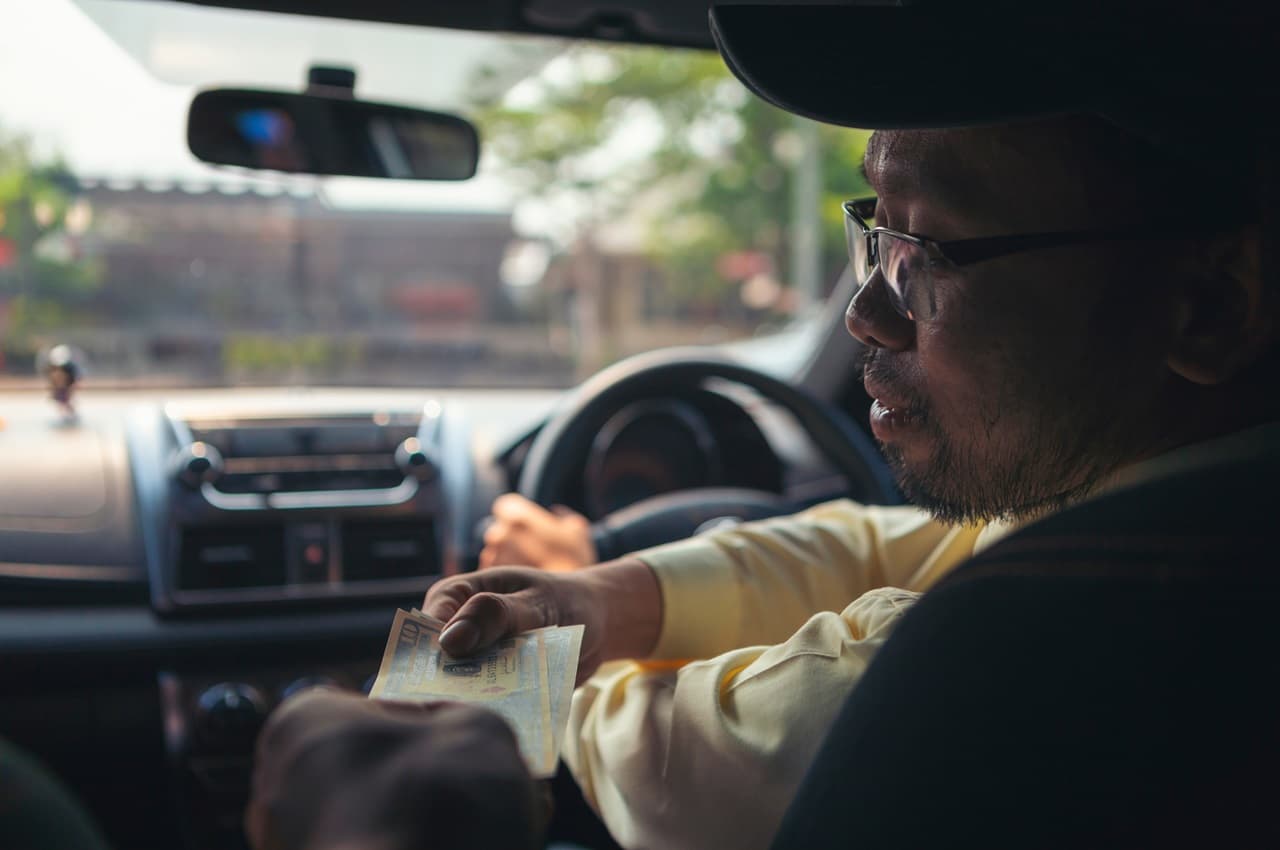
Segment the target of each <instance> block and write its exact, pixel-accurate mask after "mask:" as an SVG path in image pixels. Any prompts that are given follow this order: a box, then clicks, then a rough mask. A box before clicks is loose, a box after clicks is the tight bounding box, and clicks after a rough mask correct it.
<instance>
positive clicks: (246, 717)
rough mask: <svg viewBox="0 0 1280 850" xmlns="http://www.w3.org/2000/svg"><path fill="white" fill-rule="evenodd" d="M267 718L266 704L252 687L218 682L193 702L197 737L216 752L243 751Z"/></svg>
mask: <svg viewBox="0 0 1280 850" xmlns="http://www.w3.org/2000/svg"><path fill="white" fill-rule="evenodd" d="M266 717H267V702H266V700H265V699H263V697H262V694H261V693H260V692H259V691H258V689H257V688H255V687H253V686H252V685H246V684H244V683H242V682H222V683H220V684H217V685H213V686H212V687H210V688H208V689H207V690H205V692H204V693H202V694H200V697H199V698H198V699H197V700H196V722H197V724H198V725H197V728H198V729H199V731H200V734H201V736H202V737H203V738H204V739H205V741H207V742H208V743H210V744H214V745H216V746H217V747H219V748H228V749H237V750H247V749H248V748H250V747H252V746H253V741H254V738H256V737H257V735H258V730H259V729H260V728H261V727H262V722H263V721H264V720H266Z"/></svg>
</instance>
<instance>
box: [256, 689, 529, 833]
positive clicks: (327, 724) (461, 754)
mask: <svg viewBox="0 0 1280 850" xmlns="http://www.w3.org/2000/svg"><path fill="white" fill-rule="evenodd" d="M548 815H549V794H548V793H547V791H546V786H545V785H539V784H535V783H534V781H533V780H532V779H531V778H530V777H529V772H528V770H527V768H526V767H525V764H524V761H523V759H522V758H521V757H520V752H519V749H518V748H517V746H516V741H515V737H514V735H513V734H512V732H511V728H510V727H509V726H508V725H507V723H506V722H505V721H504V720H503V719H502V718H501V717H499V716H498V715H496V714H494V713H492V712H489V711H485V710H483V709H479V708H475V707H472V706H465V705H461V704H459V703H448V702H442V703H434V704H426V705H417V704H410V703H394V702H383V701H379V700H369V699H366V698H364V697H361V696H357V695H355V694H350V693H342V692H339V691H333V690H327V689H316V690H312V691H308V692H306V693H304V694H301V695H299V696H298V697H295V698H294V699H291V700H289V701H288V702H286V703H285V704H284V705H282V706H281V707H280V708H279V709H277V710H276V711H275V713H273V714H272V715H271V717H270V718H269V719H268V721H267V725H266V727H265V728H264V729H263V731H262V734H261V735H260V736H259V738H258V747H257V756H256V758H255V760H254V771H253V793H252V797H251V798H250V801H249V806H248V809H247V810H246V813H245V832H246V833H247V834H248V836H249V840H250V842H251V843H252V845H253V847H254V848H255V850H356V849H357V848H359V850H416V848H421V847H432V848H438V849H439V850H452V848H459V850H461V848H468V850H471V849H472V848H481V850H532V848H535V847H541V846H542V844H541V841H540V840H539V839H540V837H541V834H542V832H543V830H544V829H545V826H546V822H547V820H548Z"/></svg>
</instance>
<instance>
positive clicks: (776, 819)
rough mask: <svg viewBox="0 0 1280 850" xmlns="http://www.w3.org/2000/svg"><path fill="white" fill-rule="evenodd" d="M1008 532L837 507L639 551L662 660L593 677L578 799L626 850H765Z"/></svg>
mask: <svg viewBox="0 0 1280 850" xmlns="http://www.w3.org/2000/svg"><path fill="white" fill-rule="evenodd" d="M1277 450H1280V424H1271V425H1263V426H1259V427H1257V428H1252V429H1248V430H1245V431H1241V432H1239V433H1237V434H1233V435H1230V436H1228V437H1224V438H1220V439H1217V440H1212V441H1208V442H1205V443H1200V444H1196V445H1191V446H1187V447H1184V448H1181V449H1178V450H1176V451H1173V452H1170V453H1168V454H1166V455H1163V456H1161V457H1158V458H1155V459H1152V460H1150V461H1147V462H1145V463H1140V464H1135V465H1133V466H1131V467H1129V468H1127V469H1125V470H1122V471H1121V472H1120V473H1119V474H1117V475H1116V476H1114V478H1113V479H1112V480H1111V481H1110V482H1108V484H1107V486H1106V487H1105V488H1103V489H1106V490H1111V489H1119V488H1122V487H1125V486H1128V485H1131V484H1136V483H1139V482H1143V481H1151V480H1153V479H1156V478H1160V477H1162V476H1165V475H1172V474H1177V473H1179V472H1183V471H1186V470H1189V469H1191V468H1194V467H1197V466H1201V465H1208V464H1214V463H1221V462H1224V461H1229V460H1239V459H1241V458H1250V457H1256V456H1258V455H1260V454H1272V453H1274V452H1276V451H1277ZM1010 531H1012V526H1009V525H1002V524H1001V525H998V524H994V523H993V524H990V525H988V526H986V527H984V528H959V527H955V526H948V525H943V524H941V523H938V522H936V521H934V520H933V519H931V518H930V517H929V516H928V515H927V514H925V513H924V512H922V511H920V510H919V509H917V508H912V507H891V508H885V507H868V506H864V505H858V504H855V503H853V502H849V501H839V502H831V503H829V504H825V505H820V506H819V507H816V508H813V509H812V510H809V511H806V512H804V513H801V514H798V515H796V516H793V517H786V518H781V519H775V520H768V521H765V522H760V523H753V524H750V525H744V526H741V527H739V528H736V529H732V530H729V531H724V532H720V533H717V534H711V535H707V536H703V537H699V538H695V539H693V540H687V541H683V542H680V543H674V544H671V545H669V546H662V547H659V548H657V549H650V550H648V551H646V552H642V553H640V555H639V557H640V558H641V559H642V560H643V561H645V562H646V563H647V564H649V566H650V567H652V568H653V570H654V572H655V573H657V576H658V581H659V584H660V586H661V588H662V597H663V604H664V606H665V608H664V616H663V629H662V633H661V636H660V638H659V641H658V646H657V648H656V650H655V652H654V655H653V659H655V660H651V661H647V662H620V663H616V664H612V665H608V666H607V667H604V668H601V670H600V672H599V673H598V674H597V675H596V676H595V677H593V678H592V679H591V680H590V681H588V682H587V683H586V684H585V685H584V686H583V687H582V688H580V689H579V690H578V691H577V693H576V694H575V695H574V699H573V708H572V712H571V716H570V721H569V732H568V734H567V735H566V737H565V753H564V758H565V761H566V763H567V764H568V765H569V768H570V770H572V772H573V775H574V777H575V778H576V779H577V780H578V783H579V785H580V786H581V787H582V789H583V793H584V794H585V795H586V797H587V799H588V801H590V802H591V804H592V805H593V806H594V807H595V809H596V811H597V812H599V813H600V816H601V817H602V818H603V820H604V822H605V824H606V825H607V826H608V827H609V831H610V832H612V833H613V835H614V837H615V838H616V839H617V840H618V842H619V843H621V844H622V845H623V846H624V847H626V848H628V850H642V849H644V848H655V850H656V849H657V848H661V850H681V848H726V850H727V848H733V850H751V848H765V847H768V845H769V842H770V841H771V839H772V838H773V835H774V832H775V831H776V830H777V827H778V824H779V823H780V822H781V819H782V814H783V812H784V811H785V810H786V808H787V806H788V805H789V803H790V801H791V799H792V797H793V796H794V795H795V790H796V788H797V787H798V785H799V783H800V780H801V778H802V777H803V775H804V772H805V770H806V769H807V767H808V765H809V763H810V762H811V761H812V759H813V756H814V754H815V753H816V752H817V749H818V747H819V746H820V745H821V743H822V740H823V739H824V737H825V736H826V732H827V730H828V729H829V728H830V726H831V723H832V721H833V720H834V719H835V716H836V714H837V713H838V712H839V710H840V708H841V706H842V705H843V704H844V701H845V698H846V696H848V694H849V692H850V691H851V690H852V689H853V687H854V685H855V684H856V683H857V681H858V679H859V678H860V677H861V675H862V673H863V671H864V670H865V669H866V668H867V665H868V664H869V663H870V661H871V658H872V656H873V655H874V653H875V651H876V650H877V649H878V648H879V647H880V646H881V645H882V644H883V643H884V641H885V640H886V639H887V638H888V636H889V633H890V631H891V630H892V629H893V626H894V625H895V624H896V623H897V621H898V620H899V619H900V618H901V616H902V614H903V613H905V611H906V609H908V608H909V607H910V605H911V603H912V602H913V601H914V600H915V598H916V597H918V596H919V593H920V592H922V591H924V590H927V589H928V588H929V587H931V586H932V585H933V584H935V583H936V582H937V581H938V580H939V579H940V578H941V577H942V576H943V575H945V574H946V573H947V572H948V571H949V570H951V569H952V568H953V567H955V566H957V565H958V564H959V563H961V562H962V561H964V560H965V559H967V558H968V557H969V556H970V555H972V554H974V553H975V552H977V551H980V550H981V549H983V548H985V547H987V546H989V545H991V544H992V543H994V542H995V541H996V540H998V539H999V538H1000V537H1002V536H1004V535H1005V534H1008V533H1009V532H1010ZM814 612H820V613H814ZM740 647H746V648H745V649H744V648H740ZM682 659H710V660H702V661H693V662H688V663H686V662H685V661H683V660H682Z"/></svg>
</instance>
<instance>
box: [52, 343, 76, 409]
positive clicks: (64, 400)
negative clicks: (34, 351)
mask: <svg viewBox="0 0 1280 850" xmlns="http://www.w3.org/2000/svg"><path fill="white" fill-rule="evenodd" d="M82 371H83V370H82V368H81V366H80V365H79V364H78V363H77V362H76V358H75V353H74V351H73V350H72V348H71V346H69V345H55V346H54V347H53V348H51V349H49V353H48V355H47V356H46V359H45V367H44V373H45V377H46V378H48V380H49V397H50V398H52V399H53V401H54V403H55V404H57V405H58V408H59V410H61V411H62V418H63V421H65V422H74V421H75V420H76V419H77V418H78V417H77V414H76V408H75V405H74V404H73V403H72V399H73V397H74V395H75V388H76V381H78V380H80V376H81V373H82Z"/></svg>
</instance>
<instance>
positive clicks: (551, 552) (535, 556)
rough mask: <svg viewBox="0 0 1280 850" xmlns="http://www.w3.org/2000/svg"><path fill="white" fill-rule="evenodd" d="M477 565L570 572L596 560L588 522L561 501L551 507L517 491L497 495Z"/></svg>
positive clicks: (482, 566) (484, 567)
mask: <svg viewBox="0 0 1280 850" xmlns="http://www.w3.org/2000/svg"><path fill="white" fill-rule="evenodd" d="M490 510H491V511H492V513H493V520H492V522H491V523H490V525H489V528H488V529H487V530H486V531H485V533H484V549H483V550H481V552H480V569H482V570H483V569H487V568H489V567H500V566H528V567H537V568H538V569H540V570H548V571H550V572H570V571H573V570H578V569H581V568H583V567H586V566H589V565H591V564H594V563H595V562H596V549H595V544H594V543H592V541H591V523H590V522H589V521H588V520H587V518H586V517H584V516H583V515H582V514H579V513H576V512H574V511H572V510H570V509H569V508H566V507H564V506H562V505H557V506H556V507H554V508H552V509H551V510H547V509H546V508H544V507H542V506H541V505H539V504H538V503H537V502H532V501H530V500H528V499H526V498H525V497H524V496H521V495H518V494H516V493H507V494H506V495H503V496H499V497H498V498H497V499H495V500H494V502H493V507H492V508H491V509H490Z"/></svg>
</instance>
